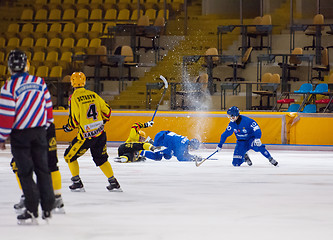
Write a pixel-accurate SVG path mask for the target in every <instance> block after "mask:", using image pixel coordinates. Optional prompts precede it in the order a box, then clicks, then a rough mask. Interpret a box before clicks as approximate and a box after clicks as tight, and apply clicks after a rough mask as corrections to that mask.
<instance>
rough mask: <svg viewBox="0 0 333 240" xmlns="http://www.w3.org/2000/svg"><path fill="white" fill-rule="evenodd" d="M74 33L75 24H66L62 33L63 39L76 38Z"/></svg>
mask: <svg viewBox="0 0 333 240" xmlns="http://www.w3.org/2000/svg"><path fill="white" fill-rule="evenodd" d="M74 32H75V24H74V23H72V22H69V23H66V24H65V26H64V29H63V30H62V32H61V38H62V39H65V38H69V37H74Z"/></svg>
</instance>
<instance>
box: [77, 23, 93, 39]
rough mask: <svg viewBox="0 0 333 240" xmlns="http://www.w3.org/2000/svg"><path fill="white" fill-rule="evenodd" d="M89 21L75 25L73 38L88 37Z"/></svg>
mask: <svg viewBox="0 0 333 240" xmlns="http://www.w3.org/2000/svg"><path fill="white" fill-rule="evenodd" d="M88 31H89V23H87V22H82V23H80V24H79V25H78V26H77V29H76V31H75V32H74V38H75V39H76V40H79V39H80V38H86V37H88Z"/></svg>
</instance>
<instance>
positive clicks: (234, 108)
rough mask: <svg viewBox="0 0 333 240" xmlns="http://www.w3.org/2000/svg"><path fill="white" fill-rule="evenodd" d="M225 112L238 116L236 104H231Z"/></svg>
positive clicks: (231, 115)
mask: <svg viewBox="0 0 333 240" xmlns="http://www.w3.org/2000/svg"><path fill="white" fill-rule="evenodd" d="M227 114H228V115H229V116H230V117H238V116H239V109H238V107H236V106H233V107H231V108H229V109H228V111H227Z"/></svg>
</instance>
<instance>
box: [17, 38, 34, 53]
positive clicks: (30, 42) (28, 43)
mask: <svg viewBox="0 0 333 240" xmlns="http://www.w3.org/2000/svg"><path fill="white" fill-rule="evenodd" d="M33 46H34V39H33V38H31V37H28V38H24V39H23V41H22V43H21V46H20V49H21V50H22V51H31V50H32V48H33Z"/></svg>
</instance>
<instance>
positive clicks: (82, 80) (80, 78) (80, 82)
mask: <svg viewBox="0 0 333 240" xmlns="http://www.w3.org/2000/svg"><path fill="white" fill-rule="evenodd" d="M71 84H72V87H74V88H76V87H84V86H85V85H86V75H84V73H83V72H73V74H72V76H71Z"/></svg>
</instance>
